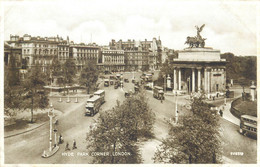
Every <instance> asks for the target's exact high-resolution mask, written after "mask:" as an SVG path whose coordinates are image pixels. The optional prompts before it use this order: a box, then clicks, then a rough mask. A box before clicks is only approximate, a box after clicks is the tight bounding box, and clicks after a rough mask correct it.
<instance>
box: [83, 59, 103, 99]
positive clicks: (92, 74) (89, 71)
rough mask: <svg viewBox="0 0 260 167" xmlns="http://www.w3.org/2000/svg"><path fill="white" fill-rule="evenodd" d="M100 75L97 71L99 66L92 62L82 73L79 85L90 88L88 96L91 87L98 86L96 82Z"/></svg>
mask: <svg viewBox="0 0 260 167" xmlns="http://www.w3.org/2000/svg"><path fill="white" fill-rule="evenodd" d="M98 74H99V71H98V69H97V66H96V65H95V64H94V63H92V62H88V63H87V64H86V66H85V67H84V68H83V70H82V71H81V73H80V78H79V84H80V85H84V86H86V87H87V88H88V94H89V90H90V88H91V86H92V85H96V82H97V80H98Z"/></svg>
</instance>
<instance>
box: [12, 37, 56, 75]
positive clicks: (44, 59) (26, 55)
mask: <svg viewBox="0 0 260 167" xmlns="http://www.w3.org/2000/svg"><path fill="white" fill-rule="evenodd" d="M8 43H9V44H11V45H12V46H19V47H21V48H22V59H24V60H26V66H27V67H29V68H30V67H32V66H35V65H36V64H39V65H40V66H41V68H42V70H43V71H46V70H47V68H48V66H49V65H50V64H51V63H52V60H53V58H55V57H57V56H58V43H59V39H58V38H56V37H49V38H47V37H45V38H43V37H39V36H38V37H31V36H30V35H28V34H25V35H24V36H23V37H19V36H12V35H11V36H10V41H8Z"/></svg>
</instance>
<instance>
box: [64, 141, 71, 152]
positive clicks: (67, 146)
mask: <svg viewBox="0 0 260 167" xmlns="http://www.w3.org/2000/svg"><path fill="white" fill-rule="evenodd" d="M69 150H70V148H69V143H68V142H67V144H66V147H65V151H69Z"/></svg>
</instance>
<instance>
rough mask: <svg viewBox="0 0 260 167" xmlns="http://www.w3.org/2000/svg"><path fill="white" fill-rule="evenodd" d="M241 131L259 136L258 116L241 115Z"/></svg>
mask: <svg viewBox="0 0 260 167" xmlns="http://www.w3.org/2000/svg"><path fill="white" fill-rule="evenodd" d="M239 132H240V133H241V134H243V135H247V134H251V135H254V136H255V137H256V136H257V118H256V117H254V116H251V115H241V117H240V129H239Z"/></svg>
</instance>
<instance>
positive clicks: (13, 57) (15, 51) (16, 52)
mask: <svg viewBox="0 0 260 167" xmlns="http://www.w3.org/2000/svg"><path fill="white" fill-rule="evenodd" d="M12 61H13V62H12ZM4 64H5V65H6V66H14V67H15V68H19V69H21V68H22V48H21V47H15V46H11V45H9V44H8V43H6V42H5V43H4Z"/></svg>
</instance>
